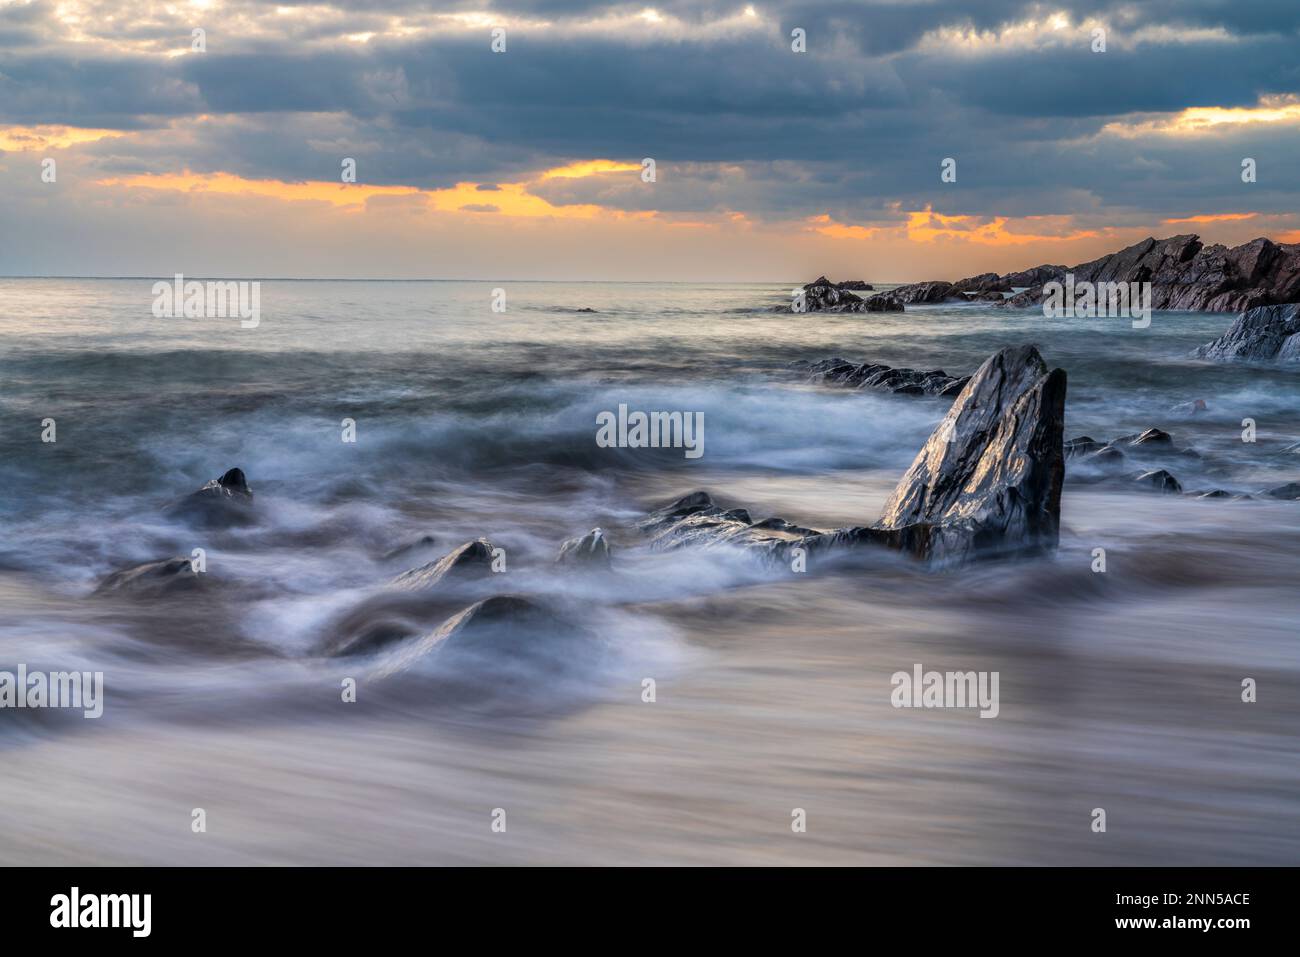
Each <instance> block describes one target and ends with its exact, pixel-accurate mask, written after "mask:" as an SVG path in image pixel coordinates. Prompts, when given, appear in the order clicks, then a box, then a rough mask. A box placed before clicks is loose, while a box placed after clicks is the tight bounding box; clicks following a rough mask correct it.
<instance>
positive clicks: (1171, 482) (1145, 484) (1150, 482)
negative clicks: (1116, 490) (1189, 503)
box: [1133, 469, 1183, 495]
mask: <svg viewBox="0 0 1300 957" xmlns="http://www.w3.org/2000/svg"><path fill="white" fill-rule="evenodd" d="M1133 481H1134V482H1136V483H1137V485H1138V486H1139V487H1141V488H1144V489H1150V490H1152V491H1155V492H1164V493H1166V494H1170V495H1177V494H1181V493H1182V491H1183V486H1182V483H1181V482H1179V481H1178V479H1176V478H1174V477H1173V476H1172V475H1170V474H1169V473H1168V472H1166V471H1165V470H1164V469H1154V470H1152V471H1150V472H1143V473H1142V474H1141V475H1139V476H1137V477H1136V478H1134V480H1133Z"/></svg>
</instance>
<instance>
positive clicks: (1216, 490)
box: [1196, 488, 1232, 498]
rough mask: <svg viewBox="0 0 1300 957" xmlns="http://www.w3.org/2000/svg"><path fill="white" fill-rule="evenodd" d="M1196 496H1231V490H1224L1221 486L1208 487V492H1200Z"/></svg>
mask: <svg viewBox="0 0 1300 957" xmlns="http://www.w3.org/2000/svg"><path fill="white" fill-rule="evenodd" d="M1196 497H1197V498H1232V493H1231V492H1225V491H1224V490H1223V489H1221V488H1214V489H1210V490H1209V491H1208V492H1201V493H1199V494H1198V495H1197V496H1196Z"/></svg>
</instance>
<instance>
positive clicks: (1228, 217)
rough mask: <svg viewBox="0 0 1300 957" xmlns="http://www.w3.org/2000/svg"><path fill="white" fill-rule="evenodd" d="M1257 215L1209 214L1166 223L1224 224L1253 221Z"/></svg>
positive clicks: (1169, 220) (1182, 217)
mask: <svg viewBox="0 0 1300 957" xmlns="http://www.w3.org/2000/svg"><path fill="white" fill-rule="evenodd" d="M1258 215H1259V213H1209V214H1206V215H1204V216H1181V217H1179V218H1177V219H1166V220H1165V222H1166V223H1226V222H1232V221H1234V220H1238V219H1254V218H1255V217H1256V216H1258Z"/></svg>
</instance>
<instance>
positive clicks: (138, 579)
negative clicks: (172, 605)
mask: <svg viewBox="0 0 1300 957" xmlns="http://www.w3.org/2000/svg"><path fill="white" fill-rule="evenodd" d="M205 574H206V573H203V572H196V571H195V570H194V566H193V565H192V564H191V563H190V560H189V559H188V558H164V559H162V560H161V561H156V562H145V563H144V564H142V565H133V566H131V567H130V568H124V569H122V570H121V571H116V572H113V574H111V575H109V576H107V577H106V578H104V579H103V580H102V581H101V582H100V583H99V585H98V587H96V588H95V591H94V594H96V595H107V594H123V595H129V596H131V597H133V598H157V597H161V596H164V595H174V594H189V593H193V592H195V591H198V590H199V589H201V588H203V587H205V586H206V585H207V579H206V578H204V575H205Z"/></svg>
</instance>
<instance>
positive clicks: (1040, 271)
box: [1002, 266, 1070, 289]
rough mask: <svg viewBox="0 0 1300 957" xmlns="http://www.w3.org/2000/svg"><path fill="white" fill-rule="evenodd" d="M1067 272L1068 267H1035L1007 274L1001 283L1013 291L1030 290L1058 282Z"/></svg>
mask: <svg viewBox="0 0 1300 957" xmlns="http://www.w3.org/2000/svg"><path fill="white" fill-rule="evenodd" d="M1069 271H1070V270H1069V267H1068V266H1035V267H1033V268H1032V269H1023V270H1021V271H1020V272H1009V273H1007V274H1006V275H1005V276H1003V277H1002V282H1003V283H1005V284H1006V285H1007V286H1008V287H1011V288H1015V289H1019V288H1022V287H1024V288H1027V289H1032V288H1034V287H1035V286H1042V285H1044V284H1045V283H1049V282H1060V281H1061V280H1062V279H1064V278H1065V274H1066V273H1067V272H1069Z"/></svg>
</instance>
